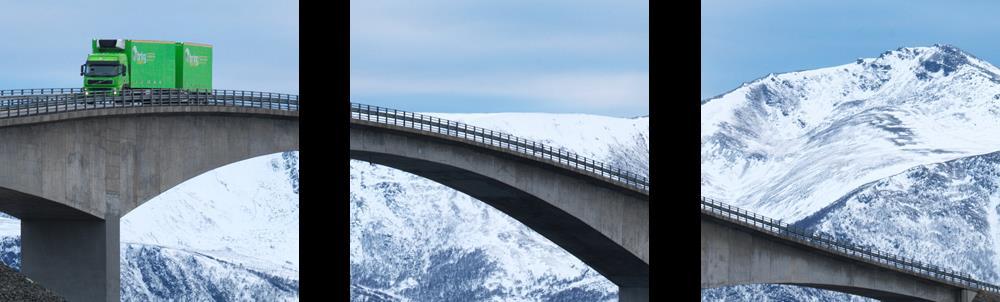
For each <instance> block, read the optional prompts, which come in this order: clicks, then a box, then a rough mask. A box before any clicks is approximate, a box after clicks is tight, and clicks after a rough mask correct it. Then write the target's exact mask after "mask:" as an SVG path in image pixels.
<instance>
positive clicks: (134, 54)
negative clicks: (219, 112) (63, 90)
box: [80, 39, 212, 95]
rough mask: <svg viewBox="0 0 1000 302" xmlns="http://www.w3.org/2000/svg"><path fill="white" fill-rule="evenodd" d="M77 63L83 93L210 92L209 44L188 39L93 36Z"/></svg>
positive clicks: (210, 51)
mask: <svg viewBox="0 0 1000 302" xmlns="http://www.w3.org/2000/svg"><path fill="white" fill-rule="evenodd" d="M91 48H92V50H93V53H91V54H90V55H88V56H87V62H86V63H84V64H83V65H82V66H80V75H81V76H83V91H84V93H85V94H87V95H90V94H95V93H102V94H103V93H110V94H114V95H118V94H123V93H124V92H127V91H130V90H133V89H150V88H154V89H184V90H189V91H201V92H205V91H211V89H212V46H211V45H207V44H200V43H191V42H167V41H151V40H127V39H113V40H112V39H94V40H93V41H92V44H91Z"/></svg>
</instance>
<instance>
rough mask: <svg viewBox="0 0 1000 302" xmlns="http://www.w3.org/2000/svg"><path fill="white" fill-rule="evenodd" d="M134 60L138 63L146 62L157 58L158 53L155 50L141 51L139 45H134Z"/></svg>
mask: <svg viewBox="0 0 1000 302" xmlns="http://www.w3.org/2000/svg"><path fill="white" fill-rule="evenodd" d="M132 60H133V61H135V63H136V64H146V63H147V62H151V61H153V60H156V53H155V52H146V53H142V52H139V47H137V46H135V45H132Z"/></svg>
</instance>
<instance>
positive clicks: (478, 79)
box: [350, 0, 649, 117]
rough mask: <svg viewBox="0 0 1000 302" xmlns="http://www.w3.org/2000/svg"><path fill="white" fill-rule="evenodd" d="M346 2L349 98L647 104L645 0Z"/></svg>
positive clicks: (472, 107)
mask: <svg viewBox="0 0 1000 302" xmlns="http://www.w3.org/2000/svg"><path fill="white" fill-rule="evenodd" d="M350 5H351V9H350V10H351V11H350V15H351V20H350V24H351V29H350V41H351V43H350V56H351V61H350V62H351V71H350V72H351V73H350V80H351V84H350V89H351V101H353V102H359V103H365V104H371V105H381V106H388V107H392V108H397V109H403V110H410V111H421V112H429V111H430V112H573V113H591V114H601V115H610V116H622V117H631V116H639V115H646V114H648V112H649V100H648V99H649V97H648V96H649V79H648V74H649V72H648V71H649V67H648V65H649V50H648V49H649V31H648V27H649V26H648V25H649V14H648V1H567V0H551V1H526V0H511V1H458V0H454V1H451V0H426V1H403V0H399V1H372V0H357V1H356V0H351V3H350Z"/></svg>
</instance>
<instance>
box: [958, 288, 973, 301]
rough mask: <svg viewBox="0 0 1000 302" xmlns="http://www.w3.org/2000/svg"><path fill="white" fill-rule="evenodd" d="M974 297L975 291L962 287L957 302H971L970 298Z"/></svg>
mask: <svg viewBox="0 0 1000 302" xmlns="http://www.w3.org/2000/svg"><path fill="white" fill-rule="evenodd" d="M974 298H976V292H974V291H971V290H968V289H962V291H961V292H960V293H959V298H958V301H959V302H972V299H974Z"/></svg>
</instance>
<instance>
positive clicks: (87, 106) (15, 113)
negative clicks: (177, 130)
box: [0, 88, 299, 118]
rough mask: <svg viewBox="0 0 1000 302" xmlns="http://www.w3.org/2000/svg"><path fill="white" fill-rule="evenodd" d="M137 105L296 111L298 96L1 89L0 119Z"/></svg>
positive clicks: (135, 90)
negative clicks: (85, 92)
mask: <svg viewBox="0 0 1000 302" xmlns="http://www.w3.org/2000/svg"><path fill="white" fill-rule="evenodd" d="M138 106H226V107H250V108H261V109H273V110H285V111H298V110H299V96H298V95H293V94H283V93H270V92H257V91H243V90H220V89H213V90H208V89H203V90H181V89H132V90H127V91H125V92H124V93H120V94H112V93H110V92H101V93H95V92H90V93H87V94H84V93H83V91H82V90H81V89H79V88H45V89H15V90H0V118H11V117H21V116H31V115H40V114H49V113H58V112H67V111H79V110H91V109H104V108H119V107H138Z"/></svg>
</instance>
